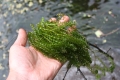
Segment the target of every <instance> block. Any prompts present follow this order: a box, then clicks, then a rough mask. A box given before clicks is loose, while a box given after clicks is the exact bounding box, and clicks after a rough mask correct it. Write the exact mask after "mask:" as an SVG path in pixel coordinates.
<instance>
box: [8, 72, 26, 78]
mask: <svg viewBox="0 0 120 80" xmlns="http://www.w3.org/2000/svg"><path fill="white" fill-rule="evenodd" d="M7 80H28V76H27V75H23V74H19V73H17V72H15V71H10V72H9V75H8V77H7Z"/></svg>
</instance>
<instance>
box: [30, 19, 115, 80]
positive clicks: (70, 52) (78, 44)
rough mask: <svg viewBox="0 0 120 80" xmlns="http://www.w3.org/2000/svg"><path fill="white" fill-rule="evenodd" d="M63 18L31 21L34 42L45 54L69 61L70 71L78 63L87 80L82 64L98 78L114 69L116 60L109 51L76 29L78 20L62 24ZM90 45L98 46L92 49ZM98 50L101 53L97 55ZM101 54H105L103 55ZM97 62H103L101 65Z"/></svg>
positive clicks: (31, 43) (31, 42) (31, 39)
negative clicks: (87, 38)
mask: <svg viewBox="0 0 120 80" xmlns="http://www.w3.org/2000/svg"><path fill="white" fill-rule="evenodd" d="M59 19H60V17H58V19H57V20H56V21H48V20H44V18H42V19H41V21H40V22H39V23H38V24H36V25H34V24H31V27H32V31H31V32H29V33H28V40H29V43H30V45H32V46H33V47H34V48H36V49H37V50H38V51H41V52H42V53H43V54H44V55H45V56H47V57H49V58H54V59H56V60H58V61H60V62H61V63H65V62H67V61H69V63H68V66H67V71H66V74H67V72H68V70H69V68H71V66H76V67H77V68H78V71H79V72H80V73H81V74H82V75H83V77H84V79H85V80H87V79H86V78H85V76H84V74H83V73H82V72H81V70H80V69H79V68H80V67H81V66H86V67H87V68H88V69H89V70H90V71H91V72H92V73H93V74H94V75H95V76H96V79H100V78H101V77H102V76H105V73H106V72H113V70H114V67H115V65H114V61H113V58H112V57H111V56H110V55H108V54H107V52H104V51H102V50H101V49H100V48H99V47H97V46H96V45H93V44H91V43H89V42H88V41H87V40H86V38H85V37H84V36H83V35H82V34H80V33H79V31H78V29H77V28H75V26H76V23H75V22H74V21H68V22H64V23H60V22H59ZM90 46H92V47H94V48H95V49H93V50H92V48H91V47H90ZM96 50H98V51H99V52H100V53H98V54H96V52H95V51H96ZM99 54H101V55H102V57H99V56H98V55H99ZM93 56H94V58H93ZM103 57H104V58H105V59H108V61H109V62H108V63H109V64H110V65H106V63H105V62H104V61H103ZM95 61H99V63H101V65H99V64H97V62H95ZM66 74H65V76H66ZM65 76H64V78H63V80H64V79H65Z"/></svg>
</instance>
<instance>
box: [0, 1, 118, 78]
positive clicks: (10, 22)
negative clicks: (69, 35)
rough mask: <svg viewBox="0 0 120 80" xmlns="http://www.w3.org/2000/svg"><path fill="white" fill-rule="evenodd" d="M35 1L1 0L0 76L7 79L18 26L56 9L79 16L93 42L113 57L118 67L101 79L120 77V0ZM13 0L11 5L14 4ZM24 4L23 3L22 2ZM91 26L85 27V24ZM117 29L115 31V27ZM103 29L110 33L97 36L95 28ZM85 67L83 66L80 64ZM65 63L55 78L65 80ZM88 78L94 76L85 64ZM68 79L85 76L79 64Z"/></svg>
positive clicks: (84, 70)
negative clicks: (9, 56)
mask: <svg viewBox="0 0 120 80" xmlns="http://www.w3.org/2000/svg"><path fill="white" fill-rule="evenodd" d="M32 3H33V5H32V4H30V2H29V0H28V2H27V0H26V2H25V1H24V0H14V1H12V0H4V1H1V2H0V24H1V26H0V40H1V42H0V79H1V80H5V79H6V77H7V75H8V70H9V68H8V49H9V48H10V46H11V45H12V44H13V42H14V41H15V39H16V37H17V32H16V30H18V29H19V28H24V29H25V30H26V31H30V30H31V28H30V25H29V24H31V23H33V24H35V23H37V22H39V21H40V19H41V18H42V17H45V19H47V20H48V19H49V18H51V17H53V16H56V14H57V13H64V14H67V15H69V16H70V17H71V19H73V20H76V22H77V27H78V28H80V31H81V32H82V33H83V34H84V35H86V36H87V40H88V41H89V42H91V43H94V44H97V45H99V46H100V47H101V48H102V49H103V50H105V51H107V50H109V48H111V50H110V52H109V54H111V55H112V56H113V57H114V61H115V64H116V68H115V70H114V72H113V73H112V74H108V75H107V76H106V77H103V78H102V80H119V79H120V77H119V75H120V59H119V57H120V49H119V48H120V37H119V35H120V30H119V28H120V8H119V7H120V0H84V1H79V0H70V1H68V2H67V1H66V0H62V1H60V0H57V1H55V0H51V1H46V2H41V3H38V2H37V1H36V0H34V1H33V2H32ZM11 4H12V5H11ZM20 4H21V5H22V6H21V5H20ZM85 26H87V28H91V29H83V28H86V27H85ZM116 29H118V30H117V31H116V32H113V33H112V31H113V30H116ZM97 30H101V31H102V32H103V33H104V34H108V33H110V32H111V34H109V35H107V36H105V37H101V38H98V37H96V36H95V31H97ZM81 68H82V67H81ZM65 70H66V67H65V65H64V66H63V68H61V70H60V72H59V73H58V75H57V76H56V78H55V80H62V78H63V76H64V75H63V74H65ZM82 70H83V73H84V74H85V75H86V77H87V78H88V80H95V77H94V76H93V75H91V74H90V73H89V72H88V70H86V68H82ZM66 80H84V79H83V77H82V76H81V74H79V73H77V74H76V67H72V68H71V69H70V70H69V73H68V74H67V76H66Z"/></svg>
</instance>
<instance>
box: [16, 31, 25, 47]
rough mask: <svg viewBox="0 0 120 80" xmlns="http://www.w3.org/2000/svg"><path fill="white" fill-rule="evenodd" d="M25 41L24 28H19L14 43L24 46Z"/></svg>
mask: <svg viewBox="0 0 120 80" xmlns="http://www.w3.org/2000/svg"><path fill="white" fill-rule="evenodd" d="M26 43H27V33H26V31H25V30H24V29H19V33H18V37H17V39H16V41H15V43H14V45H20V46H25V45H26Z"/></svg>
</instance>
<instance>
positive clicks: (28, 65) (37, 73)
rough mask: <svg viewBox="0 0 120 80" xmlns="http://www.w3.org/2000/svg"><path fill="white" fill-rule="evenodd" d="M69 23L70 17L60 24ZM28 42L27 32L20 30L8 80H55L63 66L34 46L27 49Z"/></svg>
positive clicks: (62, 19)
mask: <svg viewBox="0 0 120 80" xmlns="http://www.w3.org/2000/svg"><path fill="white" fill-rule="evenodd" d="M54 20H55V18H54V19H53V21H54ZM67 21H69V17H68V16H63V17H62V18H61V20H60V21H59V22H60V23H62V22H67ZM26 42H27V33H26V31H25V30H24V29H19V34H18V37H17V39H16V41H15V42H14V44H13V45H12V46H11V48H10V53H9V69H10V71H9V75H8V77H7V80H53V79H54V77H55V76H56V74H57V72H58V71H59V69H60V68H61V66H62V64H61V63H60V62H59V61H57V60H55V59H51V58H48V57H46V56H44V55H43V54H42V52H39V51H37V50H36V49H34V48H33V47H32V46H29V47H25V46H26Z"/></svg>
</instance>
